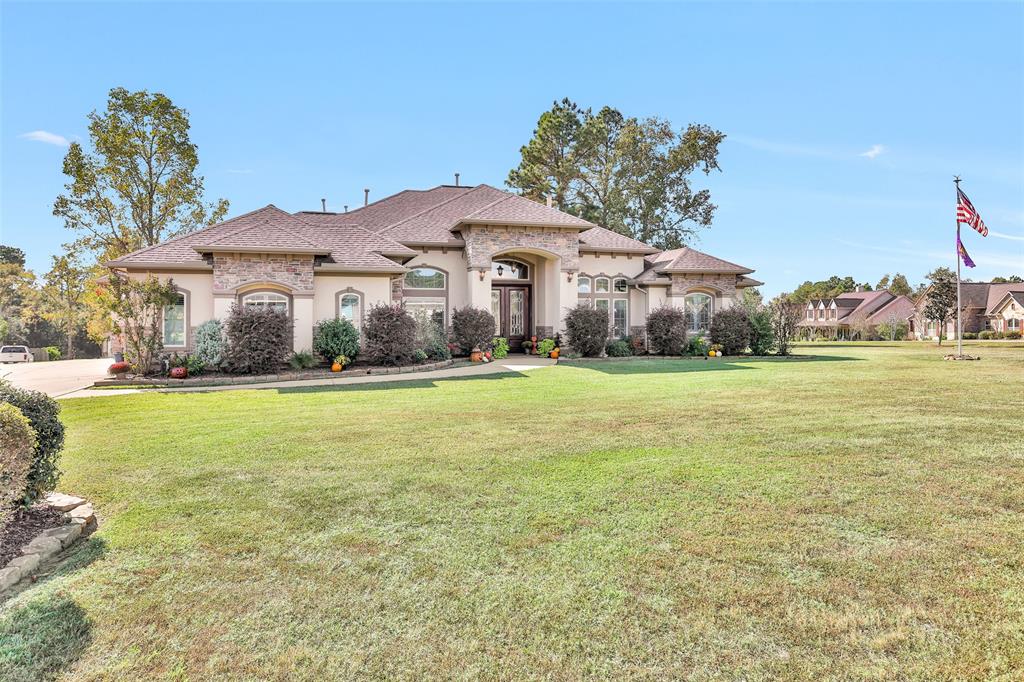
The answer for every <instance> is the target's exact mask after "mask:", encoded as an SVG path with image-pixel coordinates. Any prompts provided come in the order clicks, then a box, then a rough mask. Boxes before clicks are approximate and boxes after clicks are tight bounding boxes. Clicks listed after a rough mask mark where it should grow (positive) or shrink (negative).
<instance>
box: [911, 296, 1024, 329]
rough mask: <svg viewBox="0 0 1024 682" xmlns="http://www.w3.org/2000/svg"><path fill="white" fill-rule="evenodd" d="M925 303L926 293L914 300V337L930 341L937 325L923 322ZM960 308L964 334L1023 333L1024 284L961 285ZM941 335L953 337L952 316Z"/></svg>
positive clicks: (929, 321) (937, 327)
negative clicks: (915, 306) (986, 332)
mask: <svg viewBox="0 0 1024 682" xmlns="http://www.w3.org/2000/svg"><path fill="white" fill-rule="evenodd" d="M929 289H930V287H929ZM927 300H928V290H926V291H925V292H924V294H922V295H921V297H920V298H919V299H918V301H917V320H918V330H919V333H918V335H917V338H922V339H934V338H937V337H938V336H939V325H938V324H937V323H936V322H935V321H933V320H926V319H924V307H925V303H926V302H927ZM960 306H961V313H960V317H961V320H962V323H963V331H964V332H965V333H972V334H979V333H981V332H983V331H993V332H1004V333H1005V332H1017V333H1020V332H1021V331H1022V330H1024V283H1021V282H1017V283H997V284H994V283H992V282H961V283H960ZM942 334H943V335H945V337H946V338H948V339H953V338H956V316H955V315H954V316H953V319H951V320H948V321H947V322H946V325H945V328H944V329H943V330H942Z"/></svg>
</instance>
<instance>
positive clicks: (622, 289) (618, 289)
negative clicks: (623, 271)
mask: <svg viewBox="0 0 1024 682" xmlns="http://www.w3.org/2000/svg"><path fill="white" fill-rule="evenodd" d="M612 289H614V290H615V293H617V294H624V293H626V291H627V289H628V285H627V284H626V280H625V279H624V278H622V277H619V278H618V279H616V280H615V281H614V282H612Z"/></svg>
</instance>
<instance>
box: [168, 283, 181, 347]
mask: <svg viewBox="0 0 1024 682" xmlns="http://www.w3.org/2000/svg"><path fill="white" fill-rule="evenodd" d="M163 340H164V345H165V346H184V345H185V294H183V293H181V292H178V298H177V300H175V301H174V303H172V304H170V305H168V306H164V339H163Z"/></svg>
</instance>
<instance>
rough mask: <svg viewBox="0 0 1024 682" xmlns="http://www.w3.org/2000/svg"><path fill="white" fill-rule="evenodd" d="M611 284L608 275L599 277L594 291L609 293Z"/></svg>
mask: <svg viewBox="0 0 1024 682" xmlns="http://www.w3.org/2000/svg"><path fill="white" fill-rule="evenodd" d="M610 286H611V282H610V281H609V280H608V278H607V277H598V278H597V279H596V280H594V293H598V294H607V293H608V291H609V288H610Z"/></svg>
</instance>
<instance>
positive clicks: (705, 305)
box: [683, 294, 714, 332]
mask: <svg viewBox="0 0 1024 682" xmlns="http://www.w3.org/2000/svg"><path fill="white" fill-rule="evenodd" d="M683 303H684V305H685V306H686V321H687V324H688V325H689V327H690V331H691V332H701V331H707V330H708V328H709V327H710V326H711V315H712V314H713V313H714V310H713V307H714V303H713V299H712V298H711V296H709V295H708V294H690V295H689V296H687V297H686V298H684V299H683Z"/></svg>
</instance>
